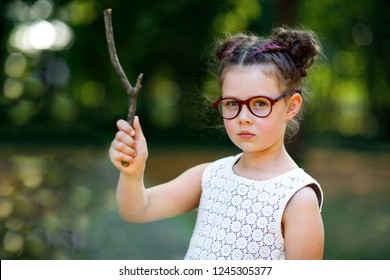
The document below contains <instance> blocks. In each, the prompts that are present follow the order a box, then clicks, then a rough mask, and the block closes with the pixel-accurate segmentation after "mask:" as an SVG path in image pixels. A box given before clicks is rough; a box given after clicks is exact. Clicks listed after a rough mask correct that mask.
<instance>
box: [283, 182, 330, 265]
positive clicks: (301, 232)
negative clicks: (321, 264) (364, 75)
mask: <svg viewBox="0 0 390 280" xmlns="http://www.w3.org/2000/svg"><path fill="white" fill-rule="evenodd" d="M282 225H283V231H284V240H285V244H286V258H287V259H295V260H320V259H323V253H324V226H323V223H322V218H321V213H320V209H319V206H318V199H317V196H316V194H315V192H314V190H313V189H312V188H311V187H305V188H303V189H301V190H299V191H298V192H297V193H296V194H295V195H294V196H293V197H292V198H291V200H290V201H289V202H288V204H287V207H286V209H285V212H284V214H283V219H282Z"/></svg>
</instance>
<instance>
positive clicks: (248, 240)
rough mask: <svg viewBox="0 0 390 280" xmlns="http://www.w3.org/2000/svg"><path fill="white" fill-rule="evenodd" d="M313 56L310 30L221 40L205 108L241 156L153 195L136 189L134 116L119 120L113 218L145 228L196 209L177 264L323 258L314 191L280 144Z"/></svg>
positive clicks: (139, 143)
mask: <svg viewBox="0 0 390 280" xmlns="http://www.w3.org/2000/svg"><path fill="white" fill-rule="evenodd" d="M320 52H321V50H320V47H319V45H318V43H317V41H316V40H315V36H314V34H313V33H311V32H310V31H305V30H294V29H288V28H276V29H274V31H273V33H272V34H271V36H270V37H269V38H261V37H256V36H253V35H245V34H238V35H235V36H232V37H230V38H228V39H226V40H225V41H223V42H221V43H220V44H219V45H218V46H217V48H216V51H215V57H216V59H217V62H218V65H219V71H218V74H219V81H220V86H221V92H222V96H221V97H220V98H219V99H218V100H216V101H215V102H214V104H213V106H214V108H215V109H216V110H217V111H218V113H219V115H220V116H221V117H222V118H223V121H224V126H225V129H226V132H227V134H228V136H229V138H230V139H231V141H232V142H233V143H234V144H235V145H236V146H237V147H238V148H240V149H241V150H242V153H240V154H238V155H236V156H231V157H227V158H222V159H220V160H217V161H215V162H212V163H204V164H200V165H198V166H195V167H193V168H191V169H189V170H187V171H185V172H184V173H183V174H181V175H180V176H179V177H177V178H176V179H174V180H172V181H170V182H167V183H164V184H161V185H158V186H155V187H153V188H148V189H145V187H144V179H143V178H144V171H145V165H146V159H147V157H148V150H147V145H146V140H145V138H144V135H143V133H142V130H141V126H140V122H139V119H138V117H136V118H135V120H134V125H133V127H131V126H130V125H129V124H128V123H127V122H126V121H124V120H119V121H118V122H117V127H118V129H119V131H118V132H117V134H116V136H115V139H114V140H113V142H112V144H111V147H110V150H109V155H110V158H111V161H112V163H113V164H114V165H115V166H116V168H118V169H119V170H120V178H119V182H118V187H117V205H118V208H119V212H120V214H121V216H122V217H123V218H124V219H125V220H127V221H130V222H151V221H156V220H160V219H165V218H169V217H174V216H177V215H180V214H182V213H185V212H187V211H191V210H193V209H196V208H198V216H197V220H196V225H195V229H194V232H193V236H192V238H191V242H190V245H189V249H188V251H187V254H186V257H185V258H186V259H322V257H323V247H324V230H323V223H322V219H321V214H320V210H321V207H322V201H323V195H322V191H321V188H320V185H319V184H318V183H317V182H316V181H315V180H314V179H313V178H312V177H310V176H309V175H308V174H307V173H305V171H304V170H302V169H300V168H299V167H298V166H297V164H296V163H295V162H294V161H293V159H292V158H291V157H290V155H289V154H288V153H287V151H286V149H285V145H284V141H285V140H289V139H290V138H291V137H292V136H293V135H294V134H295V133H296V132H297V130H298V126H299V119H300V118H301V111H300V110H301V106H302V102H303V100H304V97H303V94H304V91H303V90H302V78H303V77H305V76H306V70H307V68H308V67H309V66H311V65H312V64H313V62H314V60H315V58H316V57H317V56H318V55H319V54H320ZM122 161H126V162H129V163H130V164H129V165H128V166H127V167H124V166H122V164H121V162H122Z"/></svg>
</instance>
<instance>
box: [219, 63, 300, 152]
mask: <svg viewBox="0 0 390 280" xmlns="http://www.w3.org/2000/svg"><path fill="white" fill-rule="evenodd" d="M221 89H222V97H224V98H225V97H234V98H238V99H241V100H246V99H249V98H251V97H253V96H258V95H262V96H267V97H270V98H272V99H275V98H277V97H279V96H280V95H281V94H282V93H283V91H284V90H285V89H281V88H280V83H279V81H278V79H277V78H276V77H275V76H273V75H269V74H266V73H265V72H264V70H263V69H262V68H261V66H247V67H241V66H237V67H232V68H229V69H225V72H224V73H223V76H222V83H221ZM295 99H297V102H295V101H294V100H295ZM298 99H299V100H298ZM301 102H302V100H301V98H300V95H299V94H293V96H292V97H290V96H288V97H286V98H285V99H282V100H280V101H278V102H276V103H275V104H274V105H273V107H272V112H271V114H270V115H269V116H267V117H265V118H259V117H256V116H255V115H253V114H252V113H251V112H250V111H249V110H248V108H247V106H246V105H243V106H242V109H241V111H240V113H239V114H238V115H237V117H235V118H234V119H231V120H226V119H224V125H225V129H226V132H227V134H228V136H229V138H230V139H231V141H232V142H233V143H234V144H235V145H236V146H237V147H239V148H240V149H241V150H243V151H244V152H262V151H266V150H269V149H272V148H280V147H282V146H283V141H284V133H285V130H286V125H287V122H288V121H289V120H290V119H292V118H293V117H294V116H295V115H296V113H297V112H298V110H299V108H300V105H301ZM294 112H295V113H294Z"/></svg>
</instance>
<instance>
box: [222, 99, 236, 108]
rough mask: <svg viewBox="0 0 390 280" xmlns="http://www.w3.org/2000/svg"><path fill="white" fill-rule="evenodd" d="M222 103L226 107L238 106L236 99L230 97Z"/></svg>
mask: <svg viewBox="0 0 390 280" xmlns="http://www.w3.org/2000/svg"><path fill="white" fill-rule="evenodd" d="M224 104H225V106H226V107H237V106H238V103H237V101H235V100H232V99H231V100H226V101H225V102H224Z"/></svg>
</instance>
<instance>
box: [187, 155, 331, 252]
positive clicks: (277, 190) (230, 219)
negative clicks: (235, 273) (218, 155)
mask: <svg viewBox="0 0 390 280" xmlns="http://www.w3.org/2000/svg"><path fill="white" fill-rule="evenodd" d="M240 156H241V154H240V155H237V156H232V157H227V158H223V159H220V160H218V161H216V162H214V163H212V164H210V165H209V166H208V167H207V168H206V170H205V172H204V174H203V178H202V195H201V200H200V204H199V208H198V216H197V220H196V224H195V229H194V233H193V235H192V238H191V241H190V245H189V248H188V251H187V254H186V256H185V259H203V260H205V259H237V260H238V259H248V260H249V259H266V260H277V259H285V246H284V239H283V236H282V231H281V220H282V215H283V211H284V209H285V207H286V205H287V202H288V201H289V200H290V199H291V197H292V196H293V195H294V194H295V193H296V192H297V191H298V190H300V189H301V188H303V187H305V186H308V185H311V186H312V187H313V189H314V190H315V191H316V193H317V197H318V200H319V207H320V209H321V207H322V203H323V194H322V190H321V187H320V185H319V184H318V183H317V182H316V181H315V180H314V179H313V178H312V177H310V176H309V175H308V174H307V173H305V172H304V170H303V169H294V170H291V171H289V172H287V173H285V174H282V175H280V176H277V177H275V178H272V179H270V180H266V181H255V180H250V179H247V178H244V177H240V176H238V175H236V174H234V172H233V165H234V164H235V162H236V161H237V160H238V158H239V157H240Z"/></svg>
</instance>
